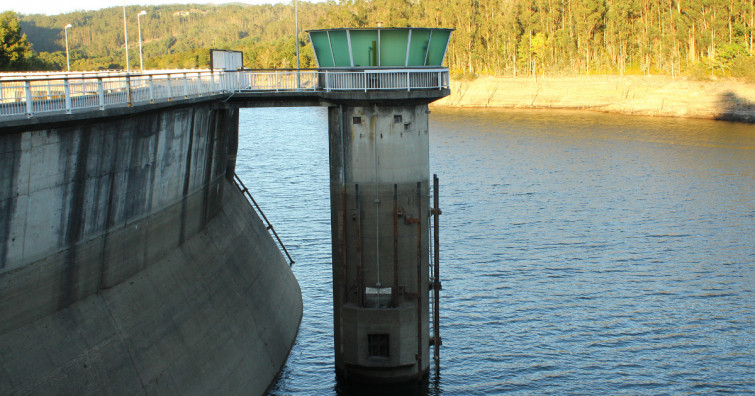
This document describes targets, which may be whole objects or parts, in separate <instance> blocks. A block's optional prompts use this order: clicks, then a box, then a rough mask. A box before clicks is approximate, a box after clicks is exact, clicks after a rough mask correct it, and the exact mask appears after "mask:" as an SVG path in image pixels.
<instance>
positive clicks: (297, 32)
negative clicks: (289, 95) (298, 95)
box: [294, 0, 301, 89]
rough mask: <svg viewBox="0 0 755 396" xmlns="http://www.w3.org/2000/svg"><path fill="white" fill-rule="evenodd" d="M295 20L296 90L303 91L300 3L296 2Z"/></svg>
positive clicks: (295, 0)
mask: <svg viewBox="0 0 755 396" xmlns="http://www.w3.org/2000/svg"><path fill="white" fill-rule="evenodd" d="M294 19H295V20H296V40H294V43H295V44H296V89H301V75H300V74H299V2H298V1H297V0H294Z"/></svg>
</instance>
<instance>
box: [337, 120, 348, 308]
mask: <svg viewBox="0 0 755 396" xmlns="http://www.w3.org/2000/svg"><path fill="white" fill-rule="evenodd" d="M338 114H339V115H340V116H339V118H338V119H339V125H338V129H339V131H340V134H341V136H340V137H341V210H342V211H343V228H342V229H341V234H342V236H343V239H342V244H343V246H342V247H343V251H342V260H343V261H342V262H341V267H342V268H343V287H344V292H343V301H342V302H341V303H342V304H343V303H345V302H346V301H348V299H349V277H348V275H349V271H348V268H349V267H348V266H347V265H346V260H347V254H346V246H347V245H346V224H348V223H347V222H346V220H347V219H348V214H347V213H346V149H345V148H344V145H343V126H344V124H345V123H346V114H344V112H343V105H338Z"/></svg>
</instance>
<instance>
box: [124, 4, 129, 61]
mask: <svg viewBox="0 0 755 396" xmlns="http://www.w3.org/2000/svg"><path fill="white" fill-rule="evenodd" d="M123 37H124V38H125V39H126V73H128V28H127V27H126V0H123Z"/></svg>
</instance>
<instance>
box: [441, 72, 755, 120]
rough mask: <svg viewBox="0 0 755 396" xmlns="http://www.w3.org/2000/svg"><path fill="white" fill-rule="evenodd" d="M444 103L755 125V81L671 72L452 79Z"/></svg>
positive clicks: (446, 105) (453, 105)
mask: <svg viewBox="0 0 755 396" xmlns="http://www.w3.org/2000/svg"><path fill="white" fill-rule="evenodd" d="M434 106H443V107H501V108H554V109H582V110H594V111H603V112H615V113H622V114H636V115H649V116H666V117H687V118H705V119H717V120H729V121H740V122H750V123H755V84H749V83H744V82H740V81H737V80H733V79H724V80H719V81H693V80H688V79H685V78H681V77H678V78H672V77H669V76H577V77H536V78H535V77H482V78H478V79H476V80H474V81H464V80H458V81H456V80H454V81H451V95H450V96H448V97H445V98H443V99H441V100H439V101H437V102H435V103H434Z"/></svg>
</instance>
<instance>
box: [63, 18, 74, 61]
mask: <svg viewBox="0 0 755 396" xmlns="http://www.w3.org/2000/svg"><path fill="white" fill-rule="evenodd" d="M72 27H73V26H72V25H71V24H70V23H69V24H68V25H66V27H64V28H63V32H65V34H66V66H68V71H71V60H70V59H71V58H69V57H68V29H69V28H72Z"/></svg>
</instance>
